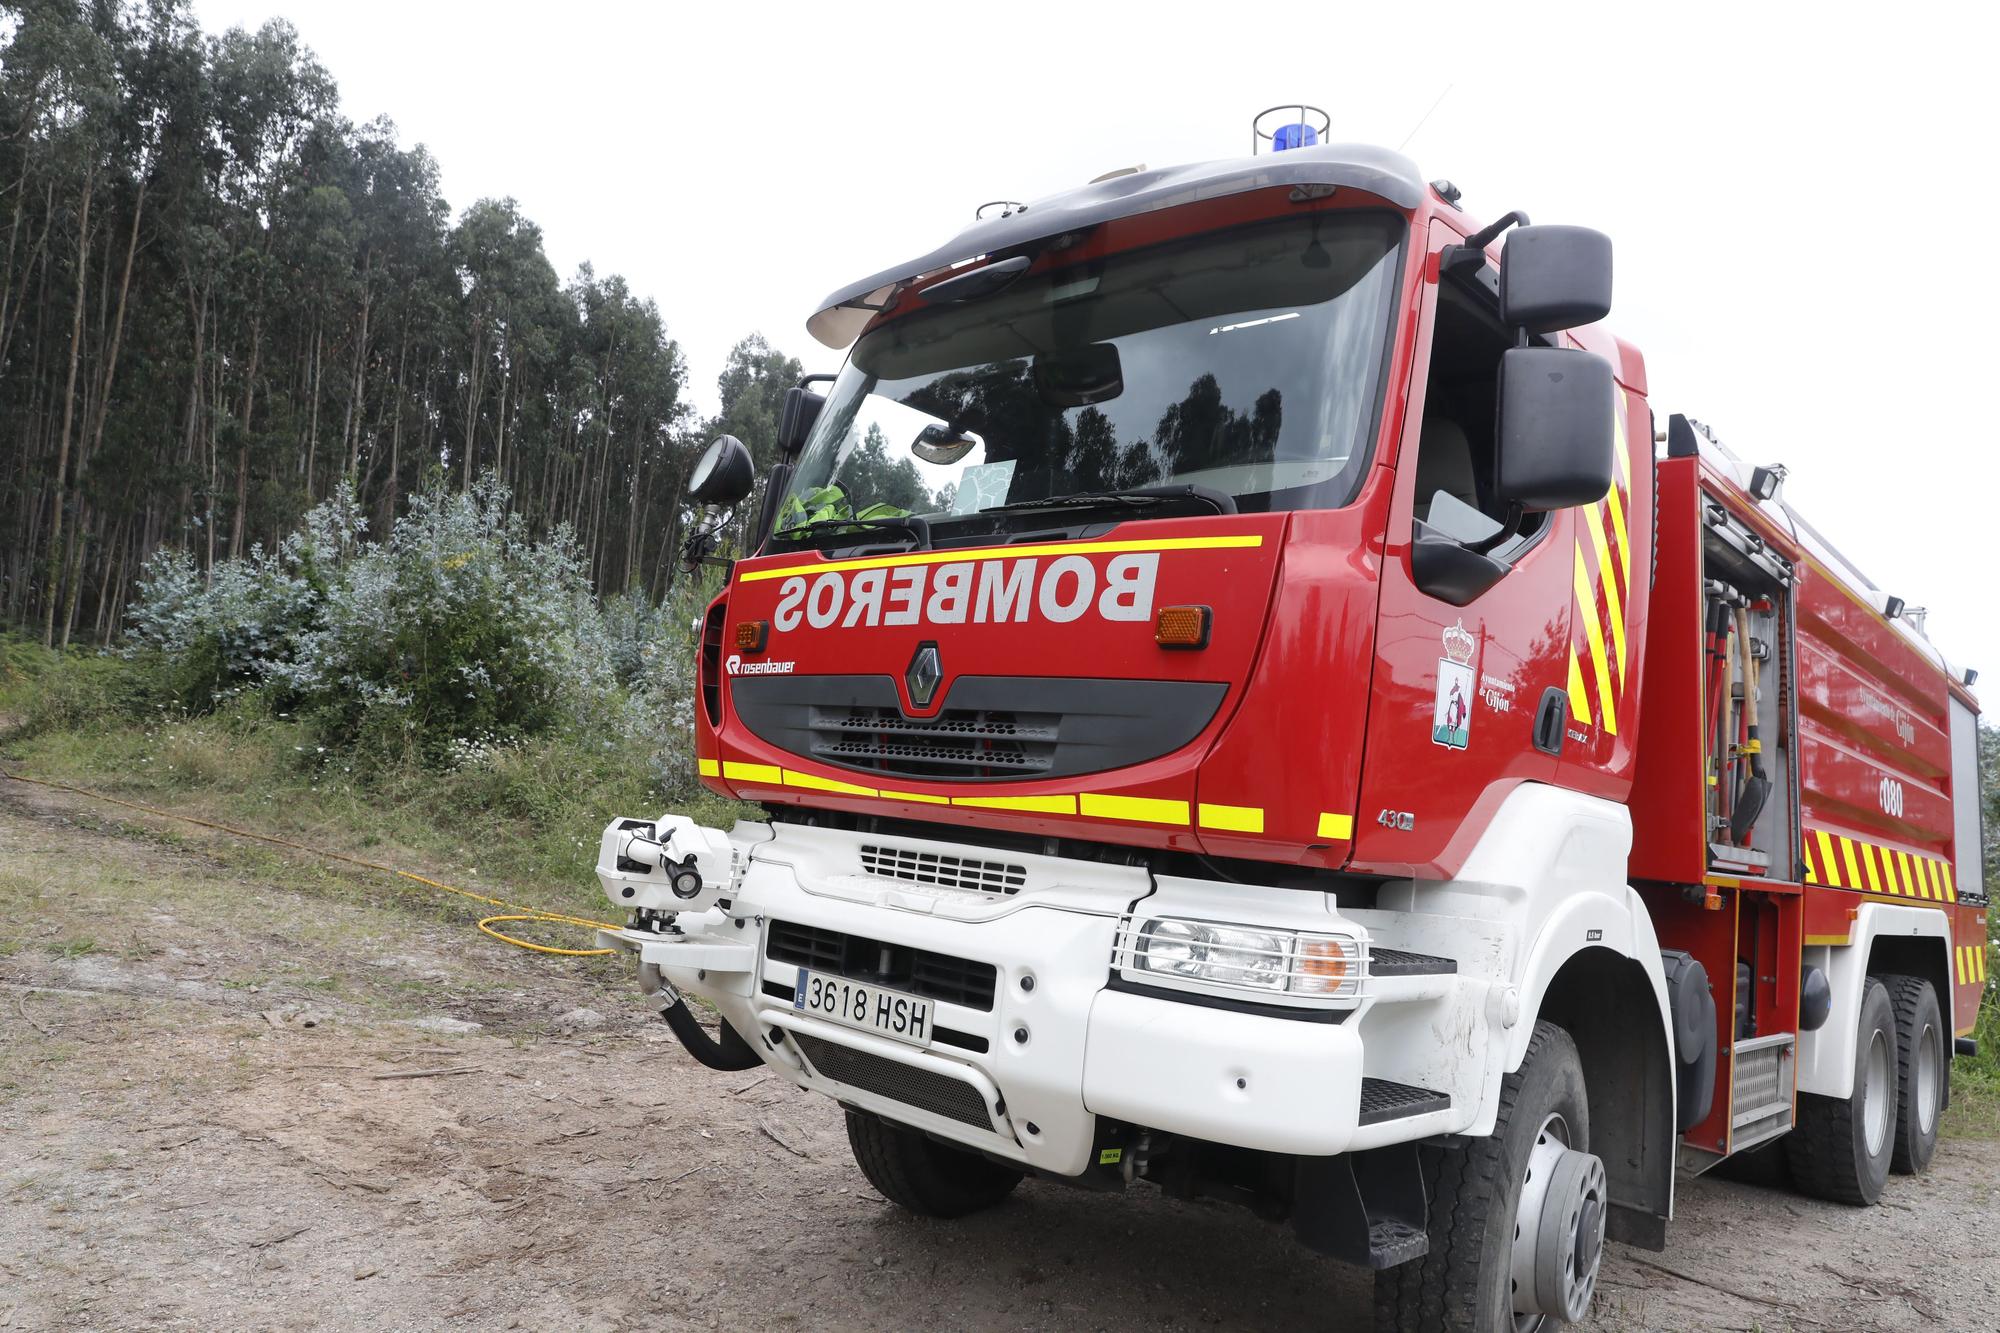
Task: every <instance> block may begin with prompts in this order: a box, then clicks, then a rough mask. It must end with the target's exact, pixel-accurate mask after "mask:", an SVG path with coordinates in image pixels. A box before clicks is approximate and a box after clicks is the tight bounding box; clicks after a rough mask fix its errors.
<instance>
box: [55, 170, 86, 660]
mask: <svg viewBox="0 0 2000 1333" xmlns="http://www.w3.org/2000/svg"><path fill="white" fill-rule="evenodd" d="M96 185H97V172H96V169H95V168H92V169H91V170H89V171H87V172H85V173H84V177H83V202H82V203H81V204H80V205H79V206H78V210H77V223H76V302H75V304H74V305H73V306H72V307H71V312H70V321H69V383H68V387H66V388H65V389H64V390H63V417H62V437H61V442H60V443H59V444H58V445H57V446H56V485H55V499H56V508H55V516H54V518H53V519H52V520H50V524H49V558H48V579H47V581H46V585H45V587H44V590H43V601H44V602H45V603H46V605H45V606H44V607H43V611H44V615H43V619H42V646H43V647H45V648H53V647H55V645H56V578H57V576H58V575H59V574H60V573H61V566H62V554H61V553H62V529H63V509H64V507H65V506H66V505H67V504H68V503H69V497H68V495H67V494H66V490H67V487H68V484H69V483H68V478H67V476H66V475H65V474H66V473H67V472H68V470H69V432H70V426H71V424H72V419H73V418H74V416H75V414H76V365H77V359H78V357H79V355H80V354H81V353H82V351H83V289H84V278H85V275H86V274H87V273H88V272H89V268H90V264H89V259H90V195H91V191H92V190H93V189H94V188H95V187H96Z"/></svg>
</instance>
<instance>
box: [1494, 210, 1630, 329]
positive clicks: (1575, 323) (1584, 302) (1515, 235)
mask: <svg viewBox="0 0 2000 1333" xmlns="http://www.w3.org/2000/svg"><path fill="white" fill-rule="evenodd" d="M1610 313H1611V238H1610V237H1609V236H1606V235H1605V234H1604V233H1603V232H1601V231H1592V230H1591V229H1590V228H1588V227H1562V226H1543V227H1517V228H1516V229H1515V230H1513V231H1512V232H1509V233H1508V235H1507V244H1506V245H1505V246H1504V247H1503V248H1502V249H1501V251H1500V322H1501V323H1503V324H1505V325H1506V326H1507V327H1508V328H1510V329H1526V330H1527V331H1528V332H1530V333H1555V332H1556V331H1558V330H1560V329H1574V328H1580V327H1581V326H1583V325H1585V324H1595V323H1596V322H1597V321H1598V320H1600V319H1603V318H1604V317H1605V316H1606V315H1608V314H1610Z"/></svg>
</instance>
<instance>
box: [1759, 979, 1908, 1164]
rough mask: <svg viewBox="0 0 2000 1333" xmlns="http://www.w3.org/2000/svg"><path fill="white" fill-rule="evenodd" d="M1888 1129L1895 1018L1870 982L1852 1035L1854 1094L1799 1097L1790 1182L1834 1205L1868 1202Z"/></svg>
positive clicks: (1891, 1126) (1788, 1147)
mask: <svg viewBox="0 0 2000 1333" xmlns="http://www.w3.org/2000/svg"><path fill="white" fill-rule="evenodd" d="M1895 1129H1896V1015H1895V1011H1894V1010H1893V1009H1892V1008H1891V1007H1890V1004H1889V992H1888V990H1887V989H1885V988H1884V987H1883V985H1882V983H1881V982H1880V981H1878V980H1876V979H1875V978H1874V977H1870V978H1869V979H1868V984H1867V987H1866V988H1865V989H1864V990H1863V991H1862V992H1861V1017H1860V1022H1859V1023H1858V1024H1857V1026H1856V1031H1855V1040H1854V1091H1853V1092H1852V1093H1851V1094H1849V1095H1848V1096H1847V1097H1846V1098H1839V1097H1822V1096H1819V1095H1816V1094H1814V1093H1810V1092H1802V1093H1800V1094H1799V1118H1798V1124H1797V1125H1796V1126H1794V1127H1793V1129H1792V1132H1791V1133H1789V1134H1787V1135H1785V1140H1784V1142H1785V1156H1786V1157H1787V1158H1788V1159H1789V1160H1790V1162H1791V1164H1792V1181H1793V1183H1794V1184H1796V1185H1797V1186H1798V1187H1799V1188H1800V1189H1801V1190H1803V1191H1804V1192H1805V1193H1807V1194H1810V1195H1812V1196H1814V1197H1815V1198H1820V1199H1829V1200H1831V1201H1833V1202H1834V1203H1852V1204H1870V1203H1873V1202H1875V1200H1877V1199H1878V1198H1880V1197H1881V1196H1882V1186H1883V1183H1884V1182H1886V1181H1887V1180H1888V1179H1889V1157H1890V1154H1891V1151H1892V1150H1893V1148H1894V1146H1895V1145H1894V1140H1895V1137H1896V1135H1895Z"/></svg>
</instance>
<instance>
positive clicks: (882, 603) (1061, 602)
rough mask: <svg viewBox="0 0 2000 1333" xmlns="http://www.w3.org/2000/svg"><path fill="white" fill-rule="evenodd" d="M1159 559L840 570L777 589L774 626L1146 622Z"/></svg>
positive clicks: (1152, 555)
mask: <svg viewBox="0 0 2000 1333" xmlns="http://www.w3.org/2000/svg"><path fill="white" fill-rule="evenodd" d="M1159 568H1160V555H1159V552H1157V551H1143V552H1137V553H1134V554H1129V555H1115V556H1113V557H1111V559H1110V560H1109V561H1107V562H1106V563H1105V566H1104V569H1103V572H1102V576H1101V578H1100V574H1099V571H1098V568H1097V566H1096V565H1094V564H1092V563H1091V561H1090V559H1089V558H1088V557H1087V556H1081V555H1066V556H1061V557H1059V558H1058V559H1055V560H1051V561H1049V562H1048V564H1047V565H1046V566H1044V565H1043V564H1042V563H1041V561H1040V560H1038V559H1035V558H1033V557H1028V558H1024V559H1018V560H1004V559H1003V560H959V561H953V562H951V563H949V564H939V565H903V566H900V567H898V568H895V569H863V570H857V571H856V572H855V573H854V574H853V576H852V577H849V576H848V575H846V574H843V573H841V572H840V571H838V570H828V571H827V572H826V573H824V574H817V575H814V576H813V577H812V578H810V579H808V578H806V577H805V576H803V575H794V576H793V577H791V578H788V579H786V580H785V581H784V582H783V583H781V584H779V585H778V606H777V609H776V610H775V611H773V612H772V613H771V624H772V627H773V628H775V629H777V630H779V631H784V630H792V629H797V628H798V627H799V624H800V622H801V621H803V622H804V623H806V624H808V625H810V626H812V628H814V629H830V628H832V627H833V626H834V625H836V624H838V625H839V626H840V627H841V628H842V629H853V628H856V627H857V626H867V625H915V624H919V623H928V624H933V625H964V624H968V623H969V624H974V625H985V624H999V623H1002V622H1008V621H1011V622H1013V623H1015V624H1022V623H1025V622H1026V621H1027V619H1028V617H1029V615H1030V614H1031V613H1035V612H1038V613H1040V615H1041V617H1042V619H1044V620H1049V621H1054V622H1055V623H1057V624H1065V623H1067V622H1069V621H1072V620H1076V619H1079V618H1080V617H1082V616H1083V615H1084V613H1085V612H1087V611H1089V610H1090V609H1091V608H1092V607H1093V606H1094V607H1096V608H1097V614H1098V615H1099V616H1101V617H1103V618H1104V619H1106V620H1146V619H1149V618H1150V617H1151V616H1152V614H1153V580H1154V578H1155V576H1156V575H1157V574H1158V573H1159Z"/></svg>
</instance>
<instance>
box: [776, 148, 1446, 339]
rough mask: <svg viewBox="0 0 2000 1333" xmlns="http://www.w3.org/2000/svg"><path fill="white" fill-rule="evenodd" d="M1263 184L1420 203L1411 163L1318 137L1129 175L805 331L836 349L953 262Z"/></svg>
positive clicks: (915, 272)
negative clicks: (1264, 152) (1269, 151)
mask: <svg viewBox="0 0 2000 1333" xmlns="http://www.w3.org/2000/svg"><path fill="white" fill-rule="evenodd" d="M1273 186H1294V187H1310V186H1335V187H1343V186H1344V187H1348V188H1352V189H1356V190H1360V191H1362V192H1364V193H1367V194H1372V195H1375V196H1376V197H1378V198H1380V199H1383V200H1386V201H1387V202H1389V203H1390V204H1393V205H1394V206H1395V207H1397V208H1400V209H1403V210H1405V211H1408V210H1410V209H1414V208H1415V207H1416V206H1417V205H1418V204H1419V203H1421V202H1422V200H1423V197H1424V190H1425V188H1426V187H1425V185H1424V181H1423V177H1422V176H1421V175H1419V174H1418V172H1417V167H1416V164H1415V163H1414V162H1412V161H1410V160H1409V159H1408V158H1406V157H1404V156H1403V155H1402V154H1400V153H1392V152H1390V151H1388V150H1387V149H1383V148H1376V147H1372V146H1370V145H1366V144H1326V145H1323V146H1320V147H1317V148H1298V149H1294V150H1292V151H1290V152H1286V153H1278V154H1274V155H1271V156H1267V157H1254V158H1233V159H1228V160H1224V161H1218V162H1199V163H1194V164H1192V165H1189V166H1182V167H1171V168H1163V169H1161V170H1157V171H1139V172H1133V173H1130V174H1128V175H1124V176H1116V177H1113V178H1112V179H1110V180H1105V181H1098V182H1096V183H1094V184H1090V185H1085V186H1081V187H1079V188H1077V189H1074V190H1066V191H1064V192H1062V193H1060V194H1054V195H1050V196H1049V197H1047V198H1045V199H1038V200H1036V201H1034V202H1032V203H1030V204H1028V205H1027V206H1026V207H1024V208H1021V209H1018V210H1015V211H1013V212H1010V213H1008V214H1005V215H1004V216H1000V217H994V218H988V219H985V220H983V221H979V222H975V223H974V224H973V225H972V226H970V227H967V228H966V229H965V230H964V231H962V232H960V233H959V234H958V235H957V236H955V237H954V238H952V240H951V241H949V242H947V243H946V244H944V245H942V246H939V247H938V248H937V249H935V250H933V251H931V252H930V253H929V254H926V255H923V256H920V257H919V258H916V259H912V260H909V261H907V262H905V263H902V264H898V265H896V266H894V267H893V268H888V269H884V270H883V271H882V272H880V273H876V274H874V275H872V276H870V277H866V278H862V279H861V280H859V281H857V282H853V283H849V284H848V285H847V286H845V287H842V288H840V289H839V290H838V291H836V292H833V293H832V294H831V295H829V296H828V297H827V298H826V299H825V300H824V301H821V302H820V305H819V311H818V313H816V314H814V315H813V316H812V318H811V319H809V320H807V321H806V328H807V330H808V331H809V332H810V333H811V334H812V335H813V337H815V338H817V339H818V340H819V341H820V342H822V343H824V344H825V345H826V346H828V347H832V348H836V349H837V348H842V347H846V346H847V345H848V344H849V343H851V342H853V341H854V340H855V339H856V338H857V337H859V336H860V334H861V330H862V329H863V328H864V327H866V326H867V323H868V321H869V319H870V318H871V317H873V315H874V314H875V312H876V311H878V310H881V309H883V308H884V307H885V306H886V305H887V304H888V303H889V302H890V301H891V300H893V299H894V297H895V295H896V293H897V292H898V291H899V290H901V289H902V288H903V287H904V286H906V285H907V284H909V283H911V282H914V281H916V280H917V279H919V278H923V277H927V276H929V275H930V274H933V273H938V272H942V271H944V270H946V269H949V268H951V267H952V266H953V265H956V264H962V263H965V262H966V261H968V260H972V259H977V258H978V257H980V256H981V255H990V254H1000V253H1003V252H1005V251H1008V250H1017V249H1019V248H1021V247H1023V246H1027V245H1031V244H1033V243H1034V242H1036V241H1041V240H1046V239H1047V238H1049V237H1051V236H1059V235H1061V234H1063V233H1064V232H1069V231H1076V230H1079V229H1081V228H1085V227H1092V226H1096V225H1097V224H1098V223H1101V222H1109V221H1111V220H1113V219H1115V218H1123V217H1133V216H1136V215H1138V214H1141V213H1151V212H1156V211H1158V210H1160V209H1163V208H1176V207H1179V206H1180V205H1182V204H1191V203H1197V202H1200V201H1202V200H1205V199H1216V198H1221V197H1224V196H1227V195H1231V194H1240V193H1243V192H1244V191H1247V190H1261V189H1268V188H1270V187H1273Z"/></svg>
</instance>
